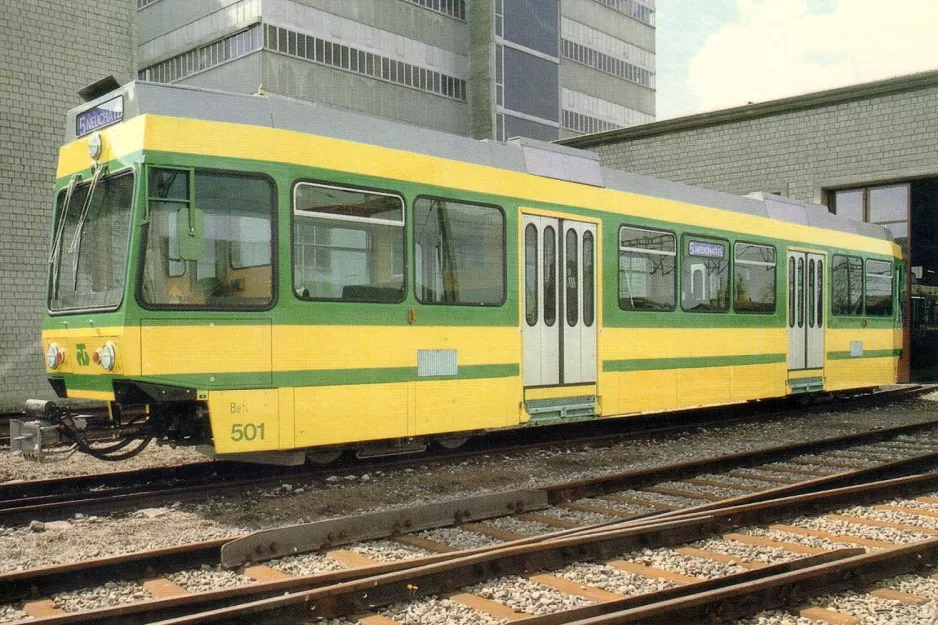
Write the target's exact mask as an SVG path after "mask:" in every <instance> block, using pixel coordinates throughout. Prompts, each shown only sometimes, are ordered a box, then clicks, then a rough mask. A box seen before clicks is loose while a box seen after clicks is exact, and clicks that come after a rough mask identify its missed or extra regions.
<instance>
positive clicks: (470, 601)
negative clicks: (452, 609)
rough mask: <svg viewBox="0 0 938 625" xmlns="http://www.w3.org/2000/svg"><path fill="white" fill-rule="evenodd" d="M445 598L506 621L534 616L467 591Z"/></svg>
mask: <svg viewBox="0 0 938 625" xmlns="http://www.w3.org/2000/svg"><path fill="white" fill-rule="evenodd" d="M446 598H447V599H449V600H450V601H455V602H456V603H461V604H462V605H464V606H466V607H469V608H472V609H473V610H475V611H476V612H482V613H484V614H488V615H490V616H494V617H495V618H503V619H505V620H506V621H521V620H524V619H527V618H531V617H532V616H534V615H533V614H528V613H527V612H518V611H516V610H515V609H514V608H509V607H508V606H506V605H503V604H501V603H498V602H497V601H492V600H491V599H486V598H485V597H480V596H479V595H473V594H471V593H468V592H461V593H456V594H452V595H446Z"/></svg>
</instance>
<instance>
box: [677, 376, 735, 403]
mask: <svg viewBox="0 0 938 625" xmlns="http://www.w3.org/2000/svg"><path fill="white" fill-rule="evenodd" d="M731 370H732V367H712V368H700V369H679V370H678V376H677V400H678V402H680V404H681V406H682V407H683V406H687V407H691V406H707V405H710V404H725V403H727V402H729V401H730V375H731V373H730V372H731Z"/></svg>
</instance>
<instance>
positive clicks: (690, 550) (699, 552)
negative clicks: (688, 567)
mask: <svg viewBox="0 0 938 625" xmlns="http://www.w3.org/2000/svg"><path fill="white" fill-rule="evenodd" d="M673 551H674V552H675V553H680V554H683V555H685V556H691V557H693V558H703V559H704V560H710V561H711V562H719V563H721V564H736V565H739V566H741V567H744V568H747V569H761V568H764V567H766V566H768V564H767V563H766V562H755V561H750V560H742V559H740V558H738V557H737V556H731V555H729V554H726V553H719V552H716V551H708V550H706V549H698V548H696V547H676V548H674V549H673Z"/></svg>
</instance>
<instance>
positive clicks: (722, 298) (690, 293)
mask: <svg viewBox="0 0 938 625" xmlns="http://www.w3.org/2000/svg"><path fill="white" fill-rule="evenodd" d="M684 251H685V254H684V255H683V257H682V258H681V308H683V309H684V310H686V311H691V312H726V311H727V310H729V307H730V296H729V291H730V288H729V287H730V261H729V257H728V255H727V253H726V252H727V243H726V242H723V241H713V240H703V239H697V238H688V239H687V246H686V248H685V249H684Z"/></svg>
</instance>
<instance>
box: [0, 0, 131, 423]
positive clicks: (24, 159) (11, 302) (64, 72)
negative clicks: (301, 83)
mask: <svg viewBox="0 0 938 625" xmlns="http://www.w3.org/2000/svg"><path fill="white" fill-rule="evenodd" d="M135 10H136V2H135V0H96V1H95V2H87V1H85V0H29V1H28V2H0V23H2V24H3V25H4V34H3V37H0V412H5V411H12V410H19V409H21V408H22V405H23V401H25V400H26V399H27V398H30V397H49V396H51V395H52V393H51V390H50V388H49V385H48V383H47V382H46V378H45V372H44V369H43V364H42V362H43V354H42V353H41V348H40V345H39V335H40V331H41V328H42V316H43V311H44V310H45V306H46V304H45V292H46V268H47V255H48V253H49V252H48V250H49V238H50V234H49V232H50V229H51V227H52V226H51V223H52V213H51V207H52V199H51V198H52V185H53V182H54V180H55V163H56V154H57V150H58V147H59V145H60V144H61V143H62V138H63V136H64V130H63V129H64V125H65V112H66V111H67V110H68V109H69V108H72V107H73V106H76V105H77V104H79V103H80V100H79V98H78V96H77V95H75V93H76V91H78V89H80V88H82V87H84V86H85V85H87V84H90V83H92V82H94V81H95V80H97V79H99V78H102V77H104V76H107V75H108V74H114V76H115V77H117V79H118V80H119V81H120V82H122V83H123V82H126V81H127V80H130V79H131V78H132V77H133V75H134V72H135V66H134V59H133V51H134V49H135V45H134V40H133V38H134V35H133V20H134V13H135Z"/></svg>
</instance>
